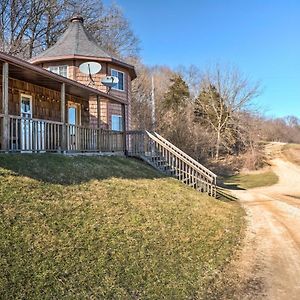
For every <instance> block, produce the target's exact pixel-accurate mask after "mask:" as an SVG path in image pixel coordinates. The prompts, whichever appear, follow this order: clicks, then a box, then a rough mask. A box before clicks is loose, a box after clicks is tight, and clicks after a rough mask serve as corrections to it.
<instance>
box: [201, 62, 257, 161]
mask: <svg viewBox="0 0 300 300" xmlns="http://www.w3.org/2000/svg"><path fill="white" fill-rule="evenodd" d="M259 93H260V84H259V83H254V84H253V83H251V82H250V80H249V79H248V78H246V77H245V76H244V75H243V74H242V73H241V72H240V71H239V70H238V69H237V68H234V67H230V66H220V65H216V66H214V67H213V68H209V69H207V70H206V71H205V72H203V74H202V81H201V91H200V94H199V96H198V98H197V99H196V102H195V114H196V116H197V118H198V121H200V122H204V123H206V124H207V126H209V127H210V128H211V130H212V131H213V132H214V134H215V136H216V142H215V158H216V159H219V154H220V147H221V145H223V146H224V147H226V148H227V146H228V145H227V143H226V140H227V142H228V139H231V140H232V143H233V142H234V141H235V140H236V139H237V135H238V133H239V124H238V120H239V118H238V117H237V115H238V114H239V113H241V112H243V111H244V110H245V109H246V108H247V107H248V105H249V104H250V103H251V101H252V100H253V99H254V98H255V97H257V96H258V95H259Z"/></svg>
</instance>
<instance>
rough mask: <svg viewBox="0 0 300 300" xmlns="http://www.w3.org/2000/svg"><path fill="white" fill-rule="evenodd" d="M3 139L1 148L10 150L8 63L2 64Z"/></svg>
mask: <svg viewBox="0 0 300 300" xmlns="http://www.w3.org/2000/svg"><path fill="white" fill-rule="evenodd" d="M2 113H3V115H4V117H3V123H2V141H1V150H4V151H8V150H9V149H8V140H9V117H8V63H7V62H5V63H3V65H2Z"/></svg>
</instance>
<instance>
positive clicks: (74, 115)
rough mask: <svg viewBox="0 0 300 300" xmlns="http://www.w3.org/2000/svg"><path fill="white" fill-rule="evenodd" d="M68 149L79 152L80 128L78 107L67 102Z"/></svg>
mask: <svg viewBox="0 0 300 300" xmlns="http://www.w3.org/2000/svg"><path fill="white" fill-rule="evenodd" d="M68 123H69V130H68V135H69V137H68V148H69V150H80V149H79V147H80V145H79V144H80V143H79V142H80V141H79V131H80V128H79V127H78V126H79V125H80V105H79V104H77V103H73V102H69V104H68Z"/></svg>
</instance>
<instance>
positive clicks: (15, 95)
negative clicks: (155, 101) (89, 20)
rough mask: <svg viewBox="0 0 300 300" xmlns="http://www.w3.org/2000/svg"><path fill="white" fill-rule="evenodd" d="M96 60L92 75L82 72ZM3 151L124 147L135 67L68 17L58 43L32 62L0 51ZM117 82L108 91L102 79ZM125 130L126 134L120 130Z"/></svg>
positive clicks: (79, 21)
mask: <svg viewBox="0 0 300 300" xmlns="http://www.w3.org/2000/svg"><path fill="white" fill-rule="evenodd" d="M84 62H97V63H100V65H101V70H100V71H99V72H98V73H97V74H94V75H93V76H92V80H91V78H90V76H89V75H87V74H84V73H82V72H81V71H80V69H79V66H80V65H81V64H82V63H84ZM0 65H1V68H2V75H1V81H0V90H1V94H0V103H1V110H0V119H1V122H0V123H1V125H0V136H1V141H0V143H1V150H2V151H6V152H7V151H24V152H25V151H123V150H124V149H125V148H126V147H125V146H126V137H125V132H126V131H128V130H130V129H131V81H132V80H133V79H135V78H136V73H135V70H134V67H133V66H131V65H129V64H127V63H125V62H122V61H121V60H119V59H116V58H114V57H111V56H110V55H108V54H107V53H105V52H104V51H103V50H102V49H101V48H100V47H99V46H98V45H97V43H96V42H95V40H94V39H93V38H92V37H91V36H90V34H89V33H88V32H87V30H86V29H85V28H84V20H83V18H82V17H74V18H72V19H71V20H70V24H69V27H68V28H67V30H66V31H65V33H64V34H63V35H62V36H61V37H60V38H59V40H58V41H57V43H56V44H55V45H53V46H52V47H50V48H49V49H48V50H46V51H44V52H42V53H41V54H40V55H38V56H36V57H34V58H33V59H32V60H31V61H30V62H26V61H24V60H21V59H18V58H16V57H12V56H10V55H8V54H5V53H1V52H0ZM107 75H112V76H115V77H117V78H118V79H119V82H118V84H117V85H116V86H114V87H113V88H112V89H108V88H107V87H106V86H104V85H103V84H102V83H101V80H102V79H103V78H104V77H105V76H107ZM123 133H124V134H123Z"/></svg>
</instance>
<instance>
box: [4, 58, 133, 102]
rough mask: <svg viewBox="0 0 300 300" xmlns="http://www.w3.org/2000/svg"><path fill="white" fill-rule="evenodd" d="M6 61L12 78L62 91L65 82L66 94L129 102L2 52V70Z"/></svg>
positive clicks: (84, 97)
mask: <svg viewBox="0 0 300 300" xmlns="http://www.w3.org/2000/svg"><path fill="white" fill-rule="evenodd" d="M4 62H8V64H9V77H10V78H15V79H19V80H22V81H25V82H29V83H32V84H36V85H38V86H42V87H45V88H49V89H52V90H56V91H60V90H61V84H62V83H65V87H66V94H69V95H73V96H77V97H81V98H83V99H86V100H88V99H89V96H91V95H95V96H96V95H99V96H101V97H103V98H107V99H108V100H111V101H113V102H118V103H124V104H127V102H126V101H123V100H122V99H119V98H117V97H114V96H111V95H107V94H106V93H103V92H101V91H98V90H96V89H94V88H91V87H88V86H85V85H83V84H81V83H79V82H76V81H74V80H71V79H68V78H65V77H62V76H60V75H57V74H54V73H52V72H50V71H47V70H45V69H43V68H41V67H38V66H34V65H32V64H30V63H28V62H26V61H24V60H21V59H18V58H16V57H13V56H11V55H7V54H5V53H2V52H0V66H1V70H2V65H3V63H4ZM0 75H2V74H0Z"/></svg>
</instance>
